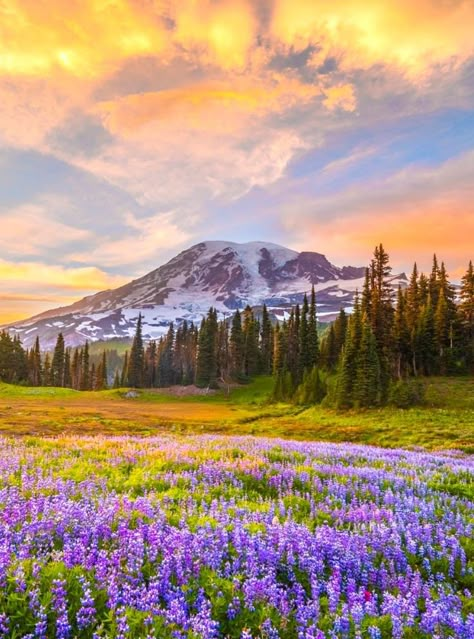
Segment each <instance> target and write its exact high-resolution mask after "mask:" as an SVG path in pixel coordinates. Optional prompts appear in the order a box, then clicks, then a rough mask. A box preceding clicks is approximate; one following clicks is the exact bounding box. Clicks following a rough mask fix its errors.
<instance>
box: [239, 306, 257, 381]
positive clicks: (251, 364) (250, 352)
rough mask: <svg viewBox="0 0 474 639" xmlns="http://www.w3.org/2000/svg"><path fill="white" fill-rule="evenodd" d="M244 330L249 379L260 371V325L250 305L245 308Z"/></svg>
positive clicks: (246, 367)
mask: <svg viewBox="0 0 474 639" xmlns="http://www.w3.org/2000/svg"><path fill="white" fill-rule="evenodd" d="M242 331H243V336H244V374H245V376H246V377H247V379H250V378H252V377H253V376H254V375H255V374H256V373H257V372H258V367H259V344H258V339H259V333H260V327H259V325H258V322H257V320H256V319H255V317H254V314H253V311H252V309H251V308H250V306H247V307H246V308H245V310H244V314H243V327H242Z"/></svg>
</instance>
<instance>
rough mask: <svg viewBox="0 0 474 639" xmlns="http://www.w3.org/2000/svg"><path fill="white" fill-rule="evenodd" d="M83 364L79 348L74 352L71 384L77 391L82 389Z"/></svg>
mask: <svg viewBox="0 0 474 639" xmlns="http://www.w3.org/2000/svg"><path fill="white" fill-rule="evenodd" d="M81 363H82V351H81V350H80V349H79V348H76V349H75V350H74V354H73V356H72V364H71V382H72V387H73V388H74V389H75V390H79V389H80V387H81Z"/></svg>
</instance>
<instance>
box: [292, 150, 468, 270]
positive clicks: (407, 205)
mask: <svg viewBox="0 0 474 639" xmlns="http://www.w3.org/2000/svg"><path fill="white" fill-rule="evenodd" d="M333 168H334V169H336V167H335V166H334V167H333ZM473 174H474V152H467V153H464V154H463V155H461V156H459V157H457V158H454V159H452V160H449V161H447V162H446V163H445V164H443V165H441V166H440V167H436V168H425V169H422V168H418V169H416V168H414V167H411V168H408V169H406V170H403V171H400V172H399V173H397V174H394V175H392V176H389V177H388V178H385V179H380V180H378V181H377V183H371V182H367V183H366V184H360V185H357V186H352V187H347V188H346V189H345V190H342V191H339V192H337V193H335V194H332V195H328V196H322V197H319V198H318V197H315V198H314V199H313V200H306V201H304V200H302V201H301V202H300V203H299V206H298V202H292V203H291V204H290V205H286V207H285V210H284V212H283V214H282V224H283V226H284V227H285V228H286V229H287V231H288V232H289V233H290V234H293V237H294V238H295V240H296V245H297V246H298V247H299V248H301V249H303V248H305V249H309V248H310V247H311V246H313V247H314V246H315V245H319V246H320V245H321V244H323V245H327V246H330V247H331V255H333V256H335V257H336V258H337V259H339V260H340V261H344V262H347V260H352V261H353V262H358V263H360V262H361V261H362V263H363V262H364V260H365V261H367V259H368V257H369V255H368V250H370V247H372V246H375V245H376V244H378V243H380V242H383V244H384V245H385V246H386V248H387V249H388V250H389V252H390V253H391V254H392V258H393V260H392V261H393V263H394V264H395V265H396V266H398V267H400V268H406V266H407V265H410V264H411V262H412V261H414V260H417V261H418V263H419V265H420V266H421V267H422V268H425V269H427V268H429V267H430V262H431V258H432V255H433V253H438V255H439V257H440V259H444V260H446V262H447V263H448V266H449V268H450V269H451V270H452V273H453V274H456V275H458V276H459V274H460V273H462V272H463V271H465V269H466V267H467V264H468V262H469V260H470V259H474V249H473V242H472V238H473V237H474V182H473V181H472V175H473ZM295 210H298V213H297V214H296V213H294V212H293V211H295ZM301 228H304V236H301V235H300V229H301ZM364 256H365V257H364Z"/></svg>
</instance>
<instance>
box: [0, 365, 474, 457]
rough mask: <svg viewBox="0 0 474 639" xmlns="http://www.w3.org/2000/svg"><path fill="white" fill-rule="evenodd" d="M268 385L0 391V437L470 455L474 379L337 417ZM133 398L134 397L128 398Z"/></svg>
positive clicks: (431, 382) (438, 382)
mask: <svg viewBox="0 0 474 639" xmlns="http://www.w3.org/2000/svg"><path fill="white" fill-rule="evenodd" d="M271 384H272V380H271V379H270V378H265V377H261V378H258V379H257V380H256V381H254V382H252V383H251V384H248V385H245V386H240V387H237V388H233V389H231V390H230V392H229V393H227V392H226V391H219V392H217V393H215V394H209V395H199V396H195V395H189V396H184V397H183V396H175V395H172V394H170V393H169V392H166V390H165V391H137V396H136V397H130V396H129V395H130V394H129V393H128V391H127V389H119V390H107V391H101V392H78V391H73V390H70V389H64V388H49V387H48V388H27V387H21V386H10V385H7V384H1V385H0V433H2V434H6V435H19V436H25V435H26V436H30V435H49V436H51V435H64V434H103V435H106V434H109V435H111V434H136V435H152V434H157V433H162V432H170V433H174V434H179V433H181V434H196V433H203V432H206V433H218V434H229V435H255V436H260V435H261V436H265V437H273V436H274V437H285V438H291V439H304V440H321V441H331V442H353V443H360V444H370V445H376V446H385V447H389V448H393V447H404V448H415V447H422V448H425V449H427V450H441V449H458V450H462V451H464V452H468V453H474V380H473V379H472V378H430V379H428V380H427V381H426V403H425V405H424V406H423V407H417V408H412V409H407V410H402V409H397V408H394V407H384V408H378V409H370V410H366V411H336V410H334V409H330V408H327V407H325V406H314V407H311V408H305V407H301V406H293V405H288V404H281V403H280V404H274V403H271V402H270V401H269V396H270V392H271ZM132 395H135V393H132Z"/></svg>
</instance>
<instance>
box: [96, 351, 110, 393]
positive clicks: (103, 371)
mask: <svg viewBox="0 0 474 639" xmlns="http://www.w3.org/2000/svg"><path fill="white" fill-rule="evenodd" d="M107 376H108V375H107V354H106V352H105V351H103V353H102V357H101V359H100V362H99V364H98V366H97V369H96V376H95V383H94V390H97V391H101V390H104V389H105V388H107V386H108V379H107Z"/></svg>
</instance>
